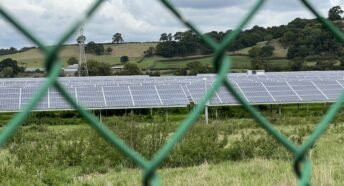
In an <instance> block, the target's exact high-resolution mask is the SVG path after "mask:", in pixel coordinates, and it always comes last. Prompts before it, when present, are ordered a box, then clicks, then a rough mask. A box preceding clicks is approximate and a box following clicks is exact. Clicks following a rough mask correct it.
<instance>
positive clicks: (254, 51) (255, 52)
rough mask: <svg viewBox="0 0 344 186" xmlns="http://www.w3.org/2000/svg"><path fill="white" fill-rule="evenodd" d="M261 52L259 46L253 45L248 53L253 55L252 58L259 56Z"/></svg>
mask: <svg viewBox="0 0 344 186" xmlns="http://www.w3.org/2000/svg"><path fill="white" fill-rule="evenodd" d="M259 54H260V48H258V47H252V48H251V49H250V50H249V51H248V55H249V56H250V57H251V58H256V57H258V56H259Z"/></svg>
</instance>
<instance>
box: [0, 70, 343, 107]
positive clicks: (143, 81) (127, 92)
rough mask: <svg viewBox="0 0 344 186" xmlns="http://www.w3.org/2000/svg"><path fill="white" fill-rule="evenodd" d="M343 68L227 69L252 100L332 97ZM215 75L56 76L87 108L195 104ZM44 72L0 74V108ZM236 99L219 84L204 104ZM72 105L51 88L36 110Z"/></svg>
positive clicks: (28, 90)
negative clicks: (3, 76)
mask: <svg viewBox="0 0 344 186" xmlns="http://www.w3.org/2000/svg"><path fill="white" fill-rule="evenodd" d="M343 77H344V71H323V72H311V71H307V72H266V73H265V74H263V75H250V74H246V73H234V74H229V75H228V76H227V78H228V79H229V80H230V83H231V84H232V85H233V86H234V88H235V89H236V90H237V92H238V93H239V94H240V95H241V96H242V97H243V98H244V99H247V101H248V102H250V103H252V104H269V103H271V104H273V103H302V102H327V101H334V100H335V99H337V97H338V96H339V95H340V93H341V92H342V91H343V90H344V88H343V87H344V79H343ZM214 79H215V75H213V74H202V75H197V76H178V77H172V76H165V77H148V76H121V77H116V76H107V77H82V78H79V77H61V78H59V81H60V82H61V83H62V84H63V85H65V86H66V89H67V91H68V92H70V94H71V95H72V97H73V98H75V99H76V101H77V102H79V103H81V104H82V105H84V106H85V107H86V108H89V109H106V108H111V109H116V108H151V107H173V106H186V105H187V104H190V102H194V103H195V104H198V103H199V101H200V99H202V97H203V96H204V94H205V91H206V90H207V89H209V88H210V87H211V86H212V83H213V80H214ZM43 81H44V79H43V78H12V79H0V112H6V111H19V110H20V109H21V108H23V106H24V105H25V104H26V103H28V102H29V101H30V99H31V97H32V96H33V95H34V94H35V92H36V90H37V88H38V87H39V86H40V85H41V84H42V82H43ZM233 104H238V102H237V101H236V100H235V98H234V97H233V96H232V95H231V94H230V93H229V92H228V91H227V90H226V89H225V88H224V87H221V88H220V89H219V90H217V91H216V93H215V94H214V96H213V98H211V99H210V101H209V105H211V106H216V105H233ZM56 109H71V106H70V105H69V103H67V102H66V101H65V100H64V98H63V97H62V96H61V95H60V94H59V93H58V92H57V91H56V90H55V89H54V88H53V87H50V88H49V91H48V93H47V94H46V95H45V97H44V98H43V99H42V101H41V102H40V103H39V104H38V105H37V107H36V109H35V110H56Z"/></svg>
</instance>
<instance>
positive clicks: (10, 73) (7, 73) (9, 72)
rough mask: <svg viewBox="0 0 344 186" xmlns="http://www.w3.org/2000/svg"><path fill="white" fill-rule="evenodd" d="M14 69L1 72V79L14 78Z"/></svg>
mask: <svg viewBox="0 0 344 186" xmlns="http://www.w3.org/2000/svg"><path fill="white" fill-rule="evenodd" d="M13 75H14V74H13V68H12V67H5V68H4V69H2V70H1V71H0V77H1V78H9V77H13Z"/></svg>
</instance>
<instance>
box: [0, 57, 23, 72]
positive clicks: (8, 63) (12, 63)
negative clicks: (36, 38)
mask: <svg viewBox="0 0 344 186" xmlns="http://www.w3.org/2000/svg"><path fill="white" fill-rule="evenodd" d="M7 67H10V68H11V70H10V68H7ZM6 68H7V69H6ZM5 69H6V70H5ZM4 70H5V71H4ZM24 71H25V68H23V67H20V66H18V63H17V61H16V60H13V59H12V58H6V59H4V60H2V61H1V62H0V72H3V73H4V74H5V75H6V77H14V76H15V75H17V74H18V73H20V72H24ZM10 72H11V75H9V73H10Z"/></svg>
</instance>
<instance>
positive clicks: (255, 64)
mask: <svg viewBox="0 0 344 186" xmlns="http://www.w3.org/2000/svg"><path fill="white" fill-rule="evenodd" d="M251 69H252V70H262V69H265V61H264V60H263V59H259V58H255V59H253V60H252V61H251Z"/></svg>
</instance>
